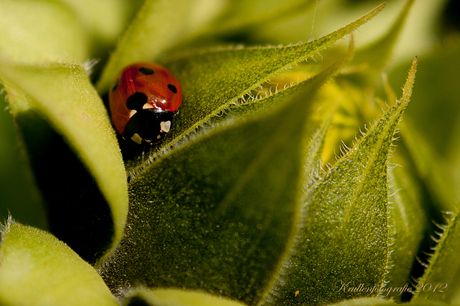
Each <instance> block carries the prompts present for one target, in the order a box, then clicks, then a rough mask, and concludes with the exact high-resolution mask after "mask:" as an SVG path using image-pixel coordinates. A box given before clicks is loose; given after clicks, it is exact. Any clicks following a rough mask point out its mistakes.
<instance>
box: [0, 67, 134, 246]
mask: <svg viewBox="0 0 460 306" xmlns="http://www.w3.org/2000/svg"><path fill="white" fill-rule="evenodd" d="M0 78H1V79H2V80H3V81H4V82H5V84H6V89H7V92H8V102H9V104H10V106H11V109H12V114H13V117H14V118H15V121H16V122H17V124H18V126H19V128H20V129H21V130H22V132H23V134H24V135H23V138H24V140H25V142H26V144H27V140H31V141H32V142H39V143H37V144H36V146H35V147H34V148H39V149H40V148H41V150H43V147H44V145H45V143H46V141H45V139H44V138H43V137H46V135H45V134H46V133H48V132H50V130H51V131H52V132H53V133H57V134H58V135H60V136H59V137H62V138H63V139H64V141H65V143H66V144H67V145H69V146H70V147H71V149H72V151H73V152H75V154H76V155H77V156H78V158H79V159H80V162H81V163H83V164H84V168H86V169H88V171H89V172H90V174H91V176H92V177H93V178H94V180H95V181H96V183H97V186H98V188H99V189H100V192H101V193H102V195H103V196H104V197H105V199H106V201H107V202H108V204H109V206H110V210H109V212H108V214H109V218H110V215H111V217H112V218H113V225H112V226H113V227H114V229H113V231H114V233H113V237H111V240H112V242H113V243H115V242H116V241H119V240H120V239H121V236H122V232H123V228H124V224H125V221H126V215H127V210H128V194H127V189H128V188H127V182H126V173H125V170H124V167H123V162H122V159H121V154H120V151H119V147H118V143H117V140H116V137H115V135H114V131H113V129H112V126H111V124H110V121H109V118H108V116H107V111H106V109H105V108H104V106H103V103H102V101H101V99H100V98H99V96H98V95H97V93H96V91H95V90H94V88H93V87H92V85H91V83H90V82H89V80H88V77H87V75H86V72H85V70H84V69H83V68H82V67H81V66H79V65H74V64H63V65H49V66H46V67H40V66H32V65H15V64H11V63H7V62H2V63H1V65H0ZM37 117H39V118H40V119H36V118H37ZM42 138H43V139H42ZM40 140H43V142H41V143H40ZM65 143H64V142H63V146H66V144H65ZM35 153H37V154H39V155H40V156H47V155H50V156H52V155H53V154H54V152H46V153H43V152H38V151H37V152H35ZM29 154H32V155H33V154H34V152H29ZM70 154H71V153H70ZM62 160H64V162H65V163H64V164H62V165H61V164H60V163H61V161H62ZM41 167H45V169H44V171H45V172H50V173H53V171H52V169H54V168H55V167H63V168H66V167H68V169H67V170H68V173H65V174H62V175H68V176H69V177H67V178H66V177H64V178H63V177H50V178H49V179H50V180H54V181H55V183H57V182H65V181H68V180H70V181H71V179H72V176H73V175H74V173H72V168H71V167H70V166H69V160H65V158H64V156H61V157H60V156H56V159H55V160H53V161H49V164H45V165H41ZM53 167H54V168H53ZM91 181H92V179H91ZM38 183H41V182H38ZM92 184H94V182H92ZM61 192H62V193H65V192H66V190H54V192H51V193H52V195H51V196H54V195H56V194H58V193H61ZM53 194H54V195H53ZM74 196H75V195H71V194H69V195H68V198H69V199H70V198H73V197H74ZM81 196H82V195H81V194H80V195H78V196H75V197H77V199H78V198H79V197H81ZM57 201H62V203H60V204H61V206H65V205H64V204H65V202H66V201H67V200H66V196H65V194H64V196H63V198H61V199H58V200H57ZM89 204H90V202H88V203H87V204H86V205H89ZM105 205H106V204H105ZM90 206H91V205H90ZM77 209H78V208H77ZM92 217H96V218H102V217H104V216H92ZM88 218H90V217H88ZM81 221H83V220H80V222H81ZM93 234H95V233H93ZM80 239H81V240H85V239H86V238H84V237H80ZM109 244H110V242H109Z"/></svg>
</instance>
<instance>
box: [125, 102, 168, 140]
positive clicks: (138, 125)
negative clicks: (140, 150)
mask: <svg viewBox="0 0 460 306" xmlns="http://www.w3.org/2000/svg"><path fill="white" fill-rule="evenodd" d="M173 116H174V112H170V111H165V110H160V109H156V108H149V109H141V110H139V111H137V112H136V113H135V114H134V115H133V116H132V117H131V119H129V121H128V123H127V125H126V127H125V130H124V131H123V138H124V139H126V140H132V141H133V142H135V143H137V144H139V145H140V144H143V143H144V144H148V145H153V144H155V143H157V142H159V141H160V140H161V139H162V138H163V137H164V135H165V134H166V133H168V132H169V130H170V129H171V125H172V118H173Z"/></svg>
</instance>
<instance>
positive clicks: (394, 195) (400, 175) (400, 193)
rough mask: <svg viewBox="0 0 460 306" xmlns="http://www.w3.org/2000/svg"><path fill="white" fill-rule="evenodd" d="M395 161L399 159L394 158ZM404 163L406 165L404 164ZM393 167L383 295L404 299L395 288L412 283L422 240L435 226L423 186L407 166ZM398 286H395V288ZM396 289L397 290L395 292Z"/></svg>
mask: <svg viewBox="0 0 460 306" xmlns="http://www.w3.org/2000/svg"><path fill="white" fill-rule="evenodd" d="M392 162H395V158H393V159H392ZM403 165H404V164H403ZM393 167H394V168H390V170H389V186H390V188H389V193H390V197H389V208H390V209H389V211H388V224H389V236H390V237H389V242H390V250H391V254H390V256H389V262H388V264H387V274H386V275H385V281H384V282H385V283H386V286H385V288H386V289H388V290H387V291H383V292H381V293H380V295H381V296H383V297H396V298H397V299H398V300H400V299H401V298H402V294H401V292H399V291H397V290H395V289H397V288H402V287H404V286H405V285H406V284H409V283H411V277H410V275H411V269H412V266H413V264H414V262H415V260H416V256H417V253H418V251H419V249H420V246H421V242H422V240H423V239H424V237H425V235H426V233H427V232H428V231H429V230H430V229H431V226H430V221H429V219H428V216H427V213H426V212H425V211H426V210H427V208H426V203H424V202H423V198H422V193H421V190H420V187H419V186H418V185H417V182H416V180H415V179H414V177H413V176H412V175H411V173H409V170H408V169H407V168H403V167H404V166H403V167H401V166H393ZM394 288H395V289H394ZM393 290H395V291H393Z"/></svg>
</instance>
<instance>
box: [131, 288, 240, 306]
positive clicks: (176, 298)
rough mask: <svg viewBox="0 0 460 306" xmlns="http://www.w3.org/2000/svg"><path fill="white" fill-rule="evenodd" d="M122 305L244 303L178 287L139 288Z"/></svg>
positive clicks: (236, 305) (229, 305)
mask: <svg viewBox="0 0 460 306" xmlns="http://www.w3.org/2000/svg"><path fill="white" fill-rule="evenodd" d="M123 305H126V306H129V305H133V306H134V305H151V306H172V305H174V306H244V305H245V304H243V303H241V302H238V301H235V300H230V299H226V298H223V297H220V296H215V295H211V294H208V293H204V292H200V291H191V290H180V289H153V290H147V289H141V290H138V291H137V292H135V293H134V294H133V295H132V296H131V297H130V298H129V299H127V300H126V301H125V302H124V303H123Z"/></svg>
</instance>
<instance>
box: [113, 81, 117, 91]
mask: <svg viewBox="0 0 460 306" xmlns="http://www.w3.org/2000/svg"><path fill="white" fill-rule="evenodd" d="M117 87H118V79H116V81H115V85H113V88H112V91H115V89H117Z"/></svg>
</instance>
